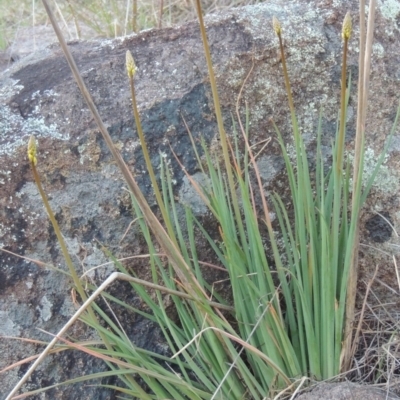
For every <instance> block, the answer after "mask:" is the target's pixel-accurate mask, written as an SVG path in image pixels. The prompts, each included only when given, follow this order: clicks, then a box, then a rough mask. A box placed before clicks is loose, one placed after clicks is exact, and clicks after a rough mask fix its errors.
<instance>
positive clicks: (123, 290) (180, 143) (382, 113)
mask: <svg viewBox="0 0 400 400" xmlns="http://www.w3.org/2000/svg"><path fill="white" fill-rule="evenodd" d="M392 3H393V4H395V5H396V6H393V7H394V8H393V7H392V6H390V4H392ZM390 7H392V8H390ZM396 7H397V8H396ZM357 8H358V2H356V1H355V0H352V1H343V0H339V1H336V2H332V1H330V0H314V1H312V2H310V1H308V0H295V1H291V2H287V1H284V0H271V1H270V2H268V3H266V4H260V5H256V6H251V7H250V6H249V7H244V8H240V9H235V10H231V11H229V12H224V13H223V14H216V15H214V16H210V17H208V18H207V19H206V23H207V32H208V37H209V41H210V46H211V51H212V57H213V61H214V68H215V72H216V75H217V81H218V85H219V92H220V98H221V103H222V104H223V108H224V115H225V119H226V128H227V131H228V133H231V131H232V124H231V112H232V113H233V115H235V114H234V113H235V111H234V110H235V106H236V99H237V95H238V92H239V90H240V88H241V87H242V85H243V83H244V81H245V78H246V76H247V74H248V73H249V71H250V70H251V68H252V66H253V70H252V72H251V74H250V76H249V78H248V80H247V83H246V85H245V87H244V91H243V97H242V99H241V102H240V112H241V115H242V117H243V116H244V100H246V101H247V103H248V105H249V109H250V117H251V142H252V144H255V143H258V142H260V141H261V140H263V139H265V138H267V137H269V136H272V137H274V131H273V128H272V126H271V124H270V122H269V118H270V117H271V116H273V117H274V120H275V121H276V123H277V125H278V126H279V127H280V128H281V130H282V132H283V135H284V137H285V138H286V139H287V140H288V142H289V141H290V117H289V112H288V107H287V101H286V95H285V91H284V83H283V78H282V73H281V65H280V62H279V58H278V54H277V48H278V44H277V39H276V37H275V34H274V32H273V30H272V27H271V20H272V16H273V15H276V16H277V17H278V18H279V19H280V21H281V22H282V25H283V29H284V37H285V47H286V51H287V55H288V67H289V73H290V76H291V81H292V85H293V93H294V99H295V103H296V108H297V111H298V117H299V122H300V125H301V127H302V128H301V129H302V134H303V135H304V138H305V139H306V142H307V143H309V144H310V146H312V145H313V141H314V135H315V130H316V125H317V121H318V112H319V108H320V106H323V108H324V119H323V130H324V145H325V146H330V143H331V139H332V137H333V136H334V134H335V129H336V117H337V110H338V102H339V80H340V62H341V36H340V32H341V23H342V21H343V18H344V15H345V13H346V12H347V11H348V10H349V9H350V10H351V11H352V15H353V24H354V31H355V35H354V36H353V37H352V39H351V43H350V54H349V69H350V70H351V71H352V74H353V82H356V78H357V63H358V42H357V32H358V26H357ZM399 16H400V6H397V3H396V2H391V3H390V2H385V3H383V2H380V9H379V10H378V11H377V18H376V30H375V42H374V54H373V62H372V76H371V83H370V89H371V95H370V100H371V103H370V108H369V110H370V114H369V117H368V120H367V125H366V127H367V141H368V144H367V146H368V151H367V162H368V163H367V166H368V167H369V168H371V164H373V162H374V161H375V160H376V157H377V154H379V152H380V151H381V149H382V146H383V144H384V143H385V140H386V137H387V135H388V133H389V131H390V129H391V126H392V124H393V121H394V117H395V113H396V108H397V103H398V95H397V94H398V93H399V92H400V63H399V60H398V57H397V54H398V41H399V35H400V31H399V29H400V28H399V27H398V23H397V21H398V17H399ZM70 49H71V51H72V53H73V55H74V57H75V60H76V62H77V65H78V67H79V69H80V71H81V73H82V76H83V77H84V79H85V82H86V84H87V86H88V88H89V90H90V92H91V93H92V96H93V98H94V101H95V103H96V105H97V107H98V109H99V111H100V114H101V116H102V118H103V120H104V122H105V124H106V126H107V127H108V130H109V132H110V134H111V136H112V138H113V140H114V142H115V143H116V145H117V147H118V148H119V149H120V151H121V153H122V155H123V157H124V158H125V160H126V162H127V163H128V164H129V166H130V167H131V168H132V169H134V171H135V175H136V178H137V180H138V182H139V184H140V186H141V188H142V190H143V192H144V193H145V195H146V196H147V197H148V199H149V201H150V202H151V203H152V204H153V203H154V201H153V199H152V193H151V185H150V182H149V180H148V178H147V175H146V173H145V171H144V161H143V157H142V155H141V152H140V145H139V142H138V137H137V133H136V129H135V128H134V126H135V125H134V121H133V117H132V111H131V105H130V92H129V85H128V80H127V77H126V72H125V65H124V62H125V52H126V50H127V49H130V50H131V52H132V54H133V56H134V58H135V61H136V64H137V66H138V73H137V76H136V77H135V85H136V93H137V100H138V103H139V108H140V113H141V118H142V124H143V129H144V132H145V135H146V138H147V141H148V144H149V147H150V151H151V155H152V161H153V165H154V166H155V167H157V166H158V165H159V163H160V159H159V157H160V156H159V154H160V153H162V154H163V155H164V156H165V157H167V158H168V159H170V162H171V168H172V170H173V173H174V179H175V181H176V193H177V194H179V193H188V191H187V186H184V189H182V191H180V190H181V187H182V183H183V182H184V178H183V177H184V174H183V172H182V171H181V170H180V168H179V166H178V164H177V163H176V161H175V159H174V157H173V156H172V154H171V151H170V144H171V146H172V148H173V149H174V151H175V153H176V154H177V156H178V157H179V158H180V159H181V161H182V163H183V164H184V165H185V167H186V170H187V171H189V173H191V174H195V173H198V172H199V169H198V167H197V164H196V161H195V158H194V154H193V151H192V149H191V144H190V140H189V137H188V135H187V131H186V128H185V126H184V124H183V122H182V116H184V118H185V120H186V122H187V124H188V126H189V128H190V130H191V132H192V134H193V135H194V137H195V139H196V140H199V138H200V136H203V137H204V139H205V141H206V143H212V142H213V138H214V136H215V134H216V132H217V128H216V123H215V118H214V114H213V103H212V98H211V94H210V87H209V83H208V77H207V70H206V65H205V60H204V56H203V50H202V43H201V39H200V33H199V29H198V24H197V23H196V22H192V23H188V24H185V25H183V26H180V27H176V28H167V29H163V30H150V31H145V32H142V33H141V34H139V35H132V36H128V37H125V38H121V39H116V40H102V41H86V42H78V41H76V42H72V43H70ZM0 79H1V87H0V132H1V134H0V159H1V167H0V246H1V247H2V248H4V249H6V250H8V251H11V252H13V253H16V254H18V255H20V256H23V257H26V259H22V258H20V257H16V256H14V255H12V254H10V253H4V252H2V253H0V316H1V322H0V335H5V336H16V337H21V338H22V337H23V338H35V339H39V340H49V339H50V337H49V336H48V335H46V334H44V333H42V332H40V331H38V329H37V328H41V329H43V330H45V331H48V332H52V333H54V332H56V331H57V330H59V329H60V327H61V326H63V324H64V323H65V322H66V321H67V320H68V317H69V316H70V315H71V313H72V312H73V310H74V305H73V302H72V298H71V296H70V289H71V282H70V281H69V280H68V279H67V278H66V277H65V276H64V275H62V274H60V273H58V272H56V271H53V270H50V269H44V268H41V267H39V266H38V265H37V264H35V263H32V262H30V261H29V259H37V260H40V261H42V262H44V263H48V264H51V265H53V266H57V267H60V268H63V269H65V265H64V262H63V259H62V257H61V255H60V251H59V247H58V244H57V242H56V240H55V235H54V233H53V230H52V228H51V226H50V224H49V222H48V219H47V217H46V213H45V211H44V208H43V205H42V204H41V201H40V199H39V195H38V192H37V189H36V187H35V185H34V183H33V178H32V174H31V171H30V169H29V165H28V162H27V159H26V145H27V141H28V138H29V136H30V135H31V134H35V135H36V137H37V139H38V141H39V154H38V158H39V161H38V170H39V173H40V175H41V177H42V180H43V185H44V188H45V191H46V193H47V194H48V196H49V199H50V203H51V205H52V207H53V210H54V211H55V213H56V217H57V219H58V221H59V223H60V225H61V229H62V232H63V235H64V236H65V238H66V240H67V242H68V245H69V248H70V251H71V254H72V255H73V258H74V261H75V262H76V265H77V267H78V268H79V269H80V270H82V271H83V270H88V269H90V268H92V267H93V266H97V265H103V264H106V263H107V261H108V259H107V258H106V257H105V255H104V254H103V252H102V251H101V246H100V244H99V243H98V242H97V241H96V240H98V241H99V242H101V243H102V244H104V245H105V246H107V247H108V248H109V249H110V250H111V251H112V252H113V253H114V254H115V255H116V256H117V257H124V256H130V255H136V254H140V253H142V252H144V251H145V250H146V249H145V247H144V245H143V241H142V240H141V238H140V235H138V233H137V232H136V231H135V230H134V229H133V228H132V229H129V230H128V232H127V233H126V235H124V233H125V232H126V231H127V228H128V227H129V224H130V222H131V221H132V215H131V206H130V200H129V196H128V193H127V192H126V190H124V187H125V186H126V185H125V184H124V181H123V180H122V179H121V174H120V173H119V171H118V170H117V167H116V166H115V164H114V162H113V160H112V159H111V156H110V153H109V151H108V150H107V149H106V147H105V144H104V142H103V140H102V139H101V137H100V135H99V132H98V130H97V127H96V125H95V123H94V121H93V119H92V117H91V114H90V112H89V110H88V109H87V107H86V105H85V103H84V101H83V99H82V96H81V95H80V93H79V91H78V88H77V86H76V84H75V82H74V81H73V79H72V76H71V73H70V70H69V68H68V65H67V63H66V61H65V59H64V57H63V55H62V52H61V50H60V48H59V47H58V45H51V46H50V47H48V48H46V49H45V50H43V51H41V52H40V54H37V53H36V54H34V55H31V56H28V57H26V58H23V59H21V60H20V61H18V62H17V63H15V64H13V65H12V66H11V67H10V68H9V69H8V70H7V71H5V72H4V73H3V74H2V75H1V77H0ZM351 93H352V94H351V97H350V104H349V113H348V114H349V118H348V119H349V127H348V138H349V139H348V143H349V144H350V142H351V139H352V138H353V136H354V132H355V129H354V125H355V114H356V107H357V104H356V102H355V93H356V85H355V84H353V89H352V92H351ZM399 143H400V136H399V135H398V134H396V135H395V140H394V142H393V145H392V147H391V149H390V153H389V156H388V161H387V164H386V166H384V167H383V169H382V174H381V175H380V177H379V178H378V180H377V185H376V186H375V187H374V189H373V192H372V194H371V196H370V198H369V200H368V204H367V205H366V211H365V215H364V216H363V223H362V232H361V238H362V242H363V243H366V244H369V245H373V246H375V247H378V248H379V249H380V250H383V251H385V252H388V251H389V252H390V253H392V252H393V250H394V248H393V246H391V243H392V240H393V239H392V238H393V235H388V234H387V233H386V232H387V229H386V228H387V227H386V226H384V227H383V228H382V224H376V223H375V224H374V225H373V229H375V230H379V229H385V234H377V235H372V234H371V233H370V232H369V231H368V229H369V228H368V229H367V228H365V221H367V220H369V219H370V218H373V217H374V216H375V211H382V212H385V213H386V214H385V215H388V216H389V218H390V221H391V222H392V223H393V225H394V226H395V227H396V226H397V227H398V226H399V220H400V207H399V197H398V191H399V182H400V180H399V174H400V168H399V153H400V146H399ZM261 146H262V145H260V147H259V148H261ZM310 148H312V147H310ZM279 154H280V151H279V148H278V145H277V143H276V142H275V141H274V140H272V142H271V144H270V145H268V146H267V148H266V150H265V151H264V154H263V155H262V156H261V158H260V165H261V166H262V168H261V169H262V171H263V172H264V175H265V176H264V179H265V182H266V190H267V189H268V188H270V187H273V188H277V190H283V189H284V188H285V187H286V186H287V185H286V184H285V182H284V181H283V180H282V176H281V174H280V171H281V169H282V160H281V158H280V157H279ZM268 163H270V165H271V168H270V169H268ZM267 185H270V186H268V187H267ZM282 188H283V189H282ZM183 197H184V196H183ZM186 197H187V196H186ZM186 197H185V199H183V200H184V201H185V202H186V203H187V202H188V199H187V198H186ZM189 203H192V202H191V201H189ZM198 210H200V211H201V210H202V209H201V207H198ZM368 226H370V225H368ZM374 237H379V241H378V242H376V243H375V242H371V241H370V238H374ZM382 238H385V240H386V241H384V242H383V243H380V242H381V241H382V240H381V239H382ZM390 260H391V259H390V257H387V256H384V255H382V254H381V252H378V251H374V250H369V249H368V248H363V249H362V254H361V259H360V263H361V276H360V285H361V286H362V282H363V281H364V280H368V279H369V276H370V274H371V273H372V272H373V270H374V269H375V265H376V264H377V263H379V265H380V266H381V268H380V271H379V274H378V275H379V279H380V281H381V282H384V283H385V284H388V285H391V286H393V282H396V277H395V276H396V275H395V271H394V269H393V265H392V263H391V261H390ZM127 266H129V267H132V268H134V269H135V271H136V272H137V273H138V275H139V276H140V277H142V278H144V279H146V278H147V279H149V278H150V276H149V271H148V267H147V265H146V263H145V262H143V261H141V262H140V263H139V262H136V263H134V262H130V263H129V262H128V263H127ZM111 270H112V269H111V267H110V265H105V266H104V267H102V268H99V269H97V270H96V271H95V272H94V273H93V275H94V278H96V279H97V282H99V281H101V280H103V279H104V278H105V277H106V276H107V275H108V274H109V273H110V271H111ZM361 289H362V290H364V289H363V288H362V287H361ZM397 291H398V289H396V287H395V289H394V292H393V293H392V292H390V291H388V290H387V289H386V288H385V287H384V286H378V287H376V288H375V293H377V295H378V296H379V298H380V300H381V302H382V303H383V304H387V303H391V304H393V307H398V305H399V296H398V293H397ZM111 292H112V293H115V294H118V296H120V295H121V296H122V297H123V298H125V299H126V298H128V299H129V298H130V299H131V302H133V304H135V302H136V303H139V300H138V299H137V298H135V297H134V296H133V294H132V292H131V290H130V287H129V285H124V284H116V285H114V286H113V288H112V289H111ZM124 296H125V297H124ZM136 305H138V304H136ZM122 322H123V323H124V324H125V325H126V326H129V327H130V328H129V329H128V332H127V333H128V334H129V336H130V337H131V338H132V340H133V341H135V342H136V343H137V344H138V345H141V346H147V348H149V349H152V350H156V351H159V352H163V351H165V350H164V347H163V344H162V339H161V335H160V334H159V333H157V330H155V329H150V328H149V324H148V322H147V321H144V320H142V319H141V318H138V317H137V316H132V315H131V316H127V315H124V316H123V317H122ZM133 322H134V323H133ZM72 331H73V332H72V333H73V334H74V335H75V337H82V338H84V337H90V332H88V331H87V330H86V329H85V328H84V327H83V326H82V325H80V324H76V326H75V327H74V329H73V330H72ZM144 333H146V335H147V334H150V335H153V336H146V335H145V334H144ZM0 351H1V354H2V358H1V359H0V369H1V368H4V367H5V366H7V365H9V364H11V363H13V362H16V361H17V360H19V359H21V358H23V357H27V356H30V355H33V354H36V353H37V352H38V351H40V348H39V347H38V346H37V345H35V344H33V343H23V342H19V341H15V340H11V339H4V338H3V339H0ZM101 368H103V366H102V364H101V363H99V362H97V361H93V360H92V359H91V358H89V357H86V356H85V355H82V354H80V353H73V352H71V353H65V354H63V356H62V357H61V360H60V359H59V358H53V357H49V358H48V360H47V362H45V363H44V364H42V365H41V367H40V368H39V369H38V371H37V372H36V373H35V374H34V376H33V378H32V381H31V382H30V383H29V388H30V389H34V388H37V387H41V386H46V385H49V384H53V383H56V382H60V381H63V380H66V379H69V378H71V377H73V376H77V375H82V374H87V373H90V372H94V371H98V370H100V369H101ZM25 370H26V366H23V367H19V368H18V369H14V370H13V371H11V372H8V373H6V374H2V375H0V381H1V383H2V385H1V387H2V391H4V393H8V392H9V390H10V389H11V388H12V386H13V385H14V384H15V382H17V380H18V378H19V377H20V376H22V374H23V372H24V371H25ZM76 390H77V389H76V387H67V388H64V387H62V388H55V389H52V392H49V393H50V394H49V396H51V398H52V399H57V398H62V399H67V400H68V399H73V398H76ZM79 393H80V398H81V399H84V398H88V399H89V398H96V399H102V398H104V399H106V398H114V397H113V396H114V395H113V394H112V393H110V392H108V391H106V390H104V389H99V388H94V387H86V386H85V387H83V386H80V387H79ZM2 395H3V394H2ZM0 398H1V399H3V397H0ZM49 398H50V397H49Z"/></svg>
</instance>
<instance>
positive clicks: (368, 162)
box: [349, 147, 399, 194]
mask: <svg viewBox="0 0 400 400" xmlns="http://www.w3.org/2000/svg"><path fill="white" fill-rule="evenodd" d="M378 159H379V154H378V155H376V154H375V151H374V150H373V149H372V148H370V147H367V148H366V150H365V156H364V172H363V182H362V183H363V186H365V185H367V183H368V181H369V179H370V177H371V176H372V174H373V173H374V170H375V168H376V164H377V160H378ZM388 159H389V156H388V155H386V156H385V159H384V161H383V163H382V165H381V167H380V168H379V172H378V174H377V176H376V178H375V180H374V183H373V185H372V187H373V188H375V189H376V190H379V191H381V192H383V193H386V194H395V193H397V192H398V190H399V176H398V174H396V171H394V170H392V169H389V167H388V166H387V165H386V163H387V161H388ZM349 160H350V165H352V164H353V161H354V154H353V153H350V154H349ZM350 184H351V185H352V182H350Z"/></svg>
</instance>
